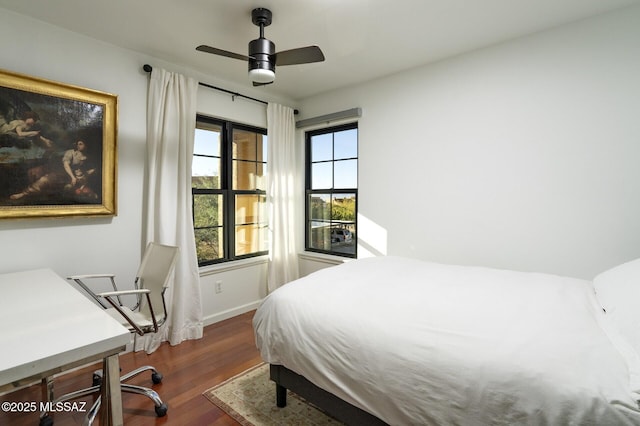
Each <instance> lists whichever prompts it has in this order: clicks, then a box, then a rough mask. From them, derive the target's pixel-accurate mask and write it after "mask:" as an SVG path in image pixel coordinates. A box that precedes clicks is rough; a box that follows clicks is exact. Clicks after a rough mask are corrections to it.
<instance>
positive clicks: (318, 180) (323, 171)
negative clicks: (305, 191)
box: [311, 162, 333, 189]
mask: <svg viewBox="0 0 640 426" xmlns="http://www.w3.org/2000/svg"><path fill="white" fill-rule="evenodd" d="M331 188H333V163H332V162H328V163H315V164H312V165H311V189H331Z"/></svg>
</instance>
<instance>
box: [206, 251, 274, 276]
mask: <svg viewBox="0 0 640 426" xmlns="http://www.w3.org/2000/svg"><path fill="white" fill-rule="evenodd" d="M268 261H269V256H268V255H264V256H256V257H250V258H248V259H241V260H232V261H230V262H224V263H216V264H214V265H207V266H201V267H200V276H201V277H205V276H207V275H213V274H219V273H221V272H227V271H233V270H236V269H243V268H248V267H251V266H256V265H262V264H266V263H267V262H268Z"/></svg>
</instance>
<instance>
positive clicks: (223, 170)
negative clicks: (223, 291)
mask: <svg viewBox="0 0 640 426" xmlns="http://www.w3.org/2000/svg"><path fill="white" fill-rule="evenodd" d="M200 123H205V124H209V125H215V126H220V129H221V130H220V135H221V137H220V171H219V173H220V188H219V189H209V188H194V187H193V186H192V188H191V194H192V200H191V203H192V216H193V220H194V225H193V227H194V231H196V230H197V229H203V228H197V227H196V225H195V205H194V197H195V196H196V195H203V194H204V195H207V194H219V195H221V196H222V203H223V207H222V214H223V218H222V225H221V229H222V231H221V235H222V250H223V256H221V257H219V258H217V259H206V260H202V261H201V260H200V259H198V266H199V267H203V266H208V265H215V264H220V263H225V262H231V261H235V260H241V259H247V258H252V257H258V256H264V255H266V254H268V253H269V251H268V250H260V251H256V252H252V253H247V254H239V255H238V254H236V228H237V226H238V224H237V223H236V196H238V195H257V196H263V197H265V203H266V194H267V192H266V190H262V189H257V188H256V189H233V181H234V179H233V178H234V176H233V170H234V167H233V161H234V158H233V143H234V141H233V132H234V130H240V131H246V132H251V133H256V134H260V135H264V136H268V134H267V129H263V128H261V127H256V126H251V125H247V124H240V123H236V122H233V121H230V120H224V119H221V118H215V117H210V116H207V115H203V114H197V115H196V128H199V127H198V125H199V124H200ZM266 143H267V144H268V143H269V142H268V139H267V142H266ZM193 155H194V157H195V156H196V155H197V154H196V153H195V152H194V154H193ZM265 157H267V153H266V152H264V153H263V157H262V158H263V161H261V163H262V164H263V168H264V176H266V173H267V167H268V160H269V159H268V157H267V161H264V158H265ZM236 160H239V161H250V160H246V159H236ZM255 163H256V164H257V163H258V161H257V159H256V161H255ZM265 211H266V210H265ZM265 219H267V218H265ZM266 222H267V221H266V220H265V223H266ZM256 223H261V222H256ZM243 225H246V224H243Z"/></svg>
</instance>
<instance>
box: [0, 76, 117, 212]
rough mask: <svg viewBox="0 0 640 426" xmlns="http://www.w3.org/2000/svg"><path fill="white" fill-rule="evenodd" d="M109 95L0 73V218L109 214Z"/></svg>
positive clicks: (112, 204)
mask: <svg viewBox="0 0 640 426" xmlns="http://www.w3.org/2000/svg"><path fill="white" fill-rule="evenodd" d="M116 127H117V97H116V96H115V95H111V94H108V93H103V92H99V91H95V90H90V89H85V88H81V87H76V86H71V85H66V84H62V83H57V82H53V81H47V80H43V79H38V78H34V77H29V76H25V75H20V74H15V73H12V72H7V71H0V219H6V218H29V217H57V216H88V215H91V216H93V215H115V214H116V132H117V130H116Z"/></svg>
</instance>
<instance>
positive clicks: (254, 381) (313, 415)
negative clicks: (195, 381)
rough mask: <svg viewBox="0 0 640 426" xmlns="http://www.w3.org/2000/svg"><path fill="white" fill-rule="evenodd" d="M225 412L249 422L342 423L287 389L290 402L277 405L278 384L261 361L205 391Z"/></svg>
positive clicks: (260, 425)
mask: <svg viewBox="0 0 640 426" xmlns="http://www.w3.org/2000/svg"><path fill="white" fill-rule="evenodd" d="M203 395H204V396H205V397H206V398H207V399H208V400H209V401H211V402H212V403H214V404H215V405H217V406H218V407H220V408H221V409H222V410H223V411H224V412H225V413H227V414H228V415H229V416H231V417H233V418H234V419H235V420H236V421H238V422H239V423H240V424H242V425H246V426H269V425H274V426H285V425H318V426H319V425H333V426H337V425H341V423H340V422H339V421H337V420H335V419H333V418H331V417H329V416H327V415H326V414H324V413H323V412H322V411H320V410H319V409H318V408H316V407H314V406H313V405H311V404H309V403H307V402H306V401H305V400H304V399H302V398H301V397H299V396H298V395H296V394H294V393H292V392H289V391H287V406H286V407H284V408H278V407H277V406H276V385H275V383H274V382H272V381H271V379H269V365H268V364H260V365H257V366H255V367H252V368H250V369H248V370H246V371H244V372H242V373H240V374H238V375H237V376H235V377H232V378H231V379H229V380H227V381H225V382H223V383H221V384H219V385H218V386H215V387H213V388H211V389H209V390H207V391H205V392H204V394H203Z"/></svg>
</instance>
